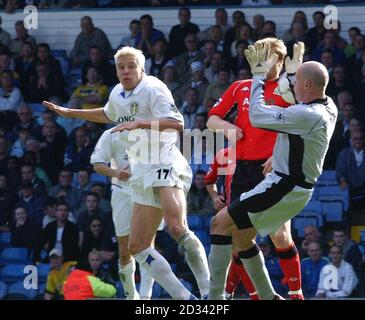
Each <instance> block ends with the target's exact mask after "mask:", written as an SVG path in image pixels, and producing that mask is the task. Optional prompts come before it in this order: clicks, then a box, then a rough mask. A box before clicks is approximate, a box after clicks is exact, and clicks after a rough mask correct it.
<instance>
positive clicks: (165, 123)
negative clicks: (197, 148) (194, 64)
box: [44, 47, 209, 299]
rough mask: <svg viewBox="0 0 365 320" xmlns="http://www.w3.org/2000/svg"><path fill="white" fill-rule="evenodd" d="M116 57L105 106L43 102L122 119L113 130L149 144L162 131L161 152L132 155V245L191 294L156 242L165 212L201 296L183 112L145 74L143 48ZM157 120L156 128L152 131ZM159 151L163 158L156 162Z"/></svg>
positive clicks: (200, 253) (203, 270) (204, 289)
mask: <svg viewBox="0 0 365 320" xmlns="http://www.w3.org/2000/svg"><path fill="white" fill-rule="evenodd" d="M115 62H116V67H117V75H118V78H119V81H120V84H118V85H116V86H115V87H114V89H113V90H112V92H111V94H110V97H109V101H108V103H107V104H106V105H105V107H104V108H98V109H92V110H80V109H67V108H63V107H60V106H57V105H54V104H52V103H49V102H44V105H45V106H46V107H47V108H49V109H50V110H53V111H54V112H56V113H58V114H59V115H61V116H65V117H71V118H80V119H85V120H89V121H93V122H100V123H110V122H113V123H120V124H119V125H118V126H117V127H116V128H114V129H113V131H114V130H117V131H124V130H133V131H131V132H130V134H134V133H136V131H135V129H138V131H139V132H137V133H136V135H135V136H134V137H135V138H136V139H138V137H137V135H140V137H145V138H146V140H145V141H144V142H146V144H144V146H145V147H149V146H152V145H155V146H156V143H155V142H156V137H154V138H152V137H151V135H154V136H156V130H158V131H160V133H159V134H158V135H157V140H158V143H157V147H158V149H157V152H156V149H155V150H154V153H151V152H148V150H139V151H140V152H142V153H144V154H147V155H148V156H150V157H151V158H152V159H150V161H145V162H141V161H138V159H136V158H134V159H133V157H132V159H131V172H132V177H131V179H130V186H131V188H132V190H133V194H132V199H133V202H134V205H133V214H132V221H131V232H130V236H129V250H130V252H131V254H132V255H133V256H134V258H135V259H136V261H137V262H138V263H139V264H140V265H142V266H143V267H145V268H146V270H147V271H148V272H149V273H150V275H151V276H152V277H153V278H154V279H155V280H156V281H157V282H158V283H159V284H160V285H161V286H162V287H163V288H165V290H166V291H167V292H168V293H169V294H170V295H171V296H172V297H173V298H174V299H190V292H189V291H188V290H187V289H186V288H185V287H184V286H183V285H182V284H181V282H180V281H179V280H178V279H177V278H176V276H175V275H174V274H173V272H172V270H171V267H170V265H169V264H168V262H167V261H166V259H164V258H163V257H162V256H161V255H160V254H159V253H158V252H157V251H156V250H155V249H154V248H152V247H151V242H152V239H153V237H154V236H155V233H156V230H157V228H158V226H159V225H160V223H161V221H162V217H164V220H165V223H166V225H167V228H168V231H169V232H170V234H171V235H172V236H173V238H175V239H176V240H177V241H178V243H179V244H180V245H181V246H182V247H183V248H184V250H185V251H186V254H187V262H188V265H189V267H190V268H191V270H192V272H193V274H194V276H195V278H196V280H197V284H198V287H199V290H200V294H201V296H206V295H207V294H208V291H209V268H208V261H207V257H206V254H205V250H204V247H203V245H202V244H201V242H200V240H199V239H198V238H197V237H196V236H195V235H194V233H193V232H191V231H190V230H189V228H188V226H187V223H186V210H187V205H186V193H187V191H188V190H189V187H190V184H191V179H192V173H191V169H190V167H189V165H188V163H187V161H186V159H185V158H184V157H183V155H182V154H181V152H180V151H179V149H178V148H177V147H176V139H177V134H176V131H181V130H182V129H183V127H184V125H183V117H182V115H181V113H180V112H179V111H178V110H177V108H176V107H175V104H174V100H173V98H172V94H171V92H170V91H169V90H168V88H167V87H166V85H165V84H164V83H162V82H161V81H160V80H158V79H157V78H155V77H151V76H146V75H145V73H144V63H145V57H144V55H143V54H142V52H141V51H140V50H137V49H134V48H131V47H124V48H122V49H120V50H119V51H118V52H117V53H116V55H115ZM154 123H156V124H157V128H156V129H154V130H151V126H153V124H154ZM142 129H144V130H142ZM166 130H170V132H166ZM161 131H164V132H161ZM171 131H172V132H171ZM130 143H131V145H130V148H133V145H132V144H133V142H130ZM135 144H136V143H135ZM149 149H154V148H152V147H151V148H149ZM137 153H138V152H137ZM157 156H161V157H162V158H161V159H158V161H156V159H155V158H156V157H157Z"/></svg>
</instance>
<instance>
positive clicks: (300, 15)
mask: <svg viewBox="0 0 365 320" xmlns="http://www.w3.org/2000/svg"><path fill="white" fill-rule="evenodd" d="M296 23H299V25H300V26H301V27H302V28H303V35H305V34H306V33H307V32H308V20H307V16H306V14H305V13H304V12H303V11H301V10H299V11H297V12H295V13H294V17H293V20H292V22H291V24H290V28H289V29H287V30H286V31H285V33H284V35H283V36H282V37H281V39H282V40H283V41H284V42H285V43H287V42H289V41H292V40H294V39H296V38H297V35H295V33H296V32H295V31H294V30H295V27H294V25H295V24H296ZM299 25H296V28H298V26H299ZM300 41H302V40H300ZM287 47H288V46H287ZM288 48H289V47H288Z"/></svg>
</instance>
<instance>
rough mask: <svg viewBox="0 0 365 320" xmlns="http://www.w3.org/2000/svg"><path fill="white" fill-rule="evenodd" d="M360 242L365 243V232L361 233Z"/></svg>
mask: <svg viewBox="0 0 365 320" xmlns="http://www.w3.org/2000/svg"><path fill="white" fill-rule="evenodd" d="M360 241H361V242H363V241H365V230H361V231H360Z"/></svg>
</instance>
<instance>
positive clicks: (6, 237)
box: [0, 232, 11, 249]
mask: <svg viewBox="0 0 365 320" xmlns="http://www.w3.org/2000/svg"><path fill="white" fill-rule="evenodd" d="M10 241H11V232H0V249H3V248H7V247H9V246H10Z"/></svg>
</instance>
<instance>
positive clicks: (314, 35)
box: [306, 11, 326, 52]
mask: <svg viewBox="0 0 365 320" xmlns="http://www.w3.org/2000/svg"><path fill="white" fill-rule="evenodd" d="M312 18H313V22H314V27H313V28H310V29H309V31H308V33H307V42H306V43H307V45H308V47H309V48H308V50H309V52H312V51H313V50H314V49H315V48H316V47H317V46H318V44H319V43H320V42H321V41H322V40H323V38H324V34H325V32H326V29H325V28H324V25H323V23H324V19H325V18H326V16H325V14H324V13H323V12H322V11H316V12H314V13H313V15H312Z"/></svg>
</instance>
